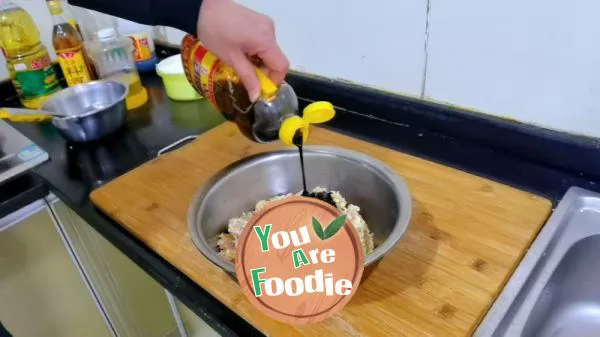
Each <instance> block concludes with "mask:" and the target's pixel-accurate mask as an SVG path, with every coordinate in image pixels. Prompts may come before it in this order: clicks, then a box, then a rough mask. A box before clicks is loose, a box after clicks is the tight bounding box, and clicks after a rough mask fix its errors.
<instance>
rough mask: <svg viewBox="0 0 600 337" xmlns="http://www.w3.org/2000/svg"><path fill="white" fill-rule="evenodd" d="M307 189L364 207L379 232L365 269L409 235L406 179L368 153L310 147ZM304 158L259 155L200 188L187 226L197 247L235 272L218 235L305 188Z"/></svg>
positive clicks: (287, 154)
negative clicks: (262, 205)
mask: <svg viewBox="0 0 600 337" xmlns="http://www.w3.org/2000/svg"><path fill="white" fill-rule="evenodd" d="M304 161H305V168H306V174H307V184H308V185H309V186H308V188H309V189H312V188H314V187H317V186H321V187H325V188H327V189H329V190H337V191H340V192H341V194H342V195H343V196H344V197H345V198H346V200H348V202H350V203H352V204H355V205H357V206H358V207H360V208H361V213H362V215H363V216H364V218H365V220H366V222H367V224H368V225H369V228H370V230H371V231H372V232H373V234H374V239H375V244H376V247H375V250H374V251H373V252H371V253H370V254H369V255H367V256H366V258H365V267H369V266H371V265H373V264H375V263H376V262H378V261H379V260H380V259H382V258H383V257H384V256H385V255H386V254H387V253H388V252H389V251H390V250H391V249H392V248H393V247H394V246H395V245H396V243H397V242H398V241H399V240H400V238H401V237H402V236H403V235H404V233H405V231H406V229H407V227H408V224H409V220H410V217H411V212H412V201H411V197H410V193H409V191H408V188H407V187H406V185H405V184H404V182H403V181H402V179H401V178H400V177H399V176H398V175H397V174H396V173H395V172H394V171H392V170H391V169H390V168H388V167H387V166H386V165H384V164H383V163H381V162H379V161H377V160H375V159H373V158H371V157H369V156H366V155H364V154H361V153H358V152H354V151H349V150H344V149H339V148H333V147H306V148H305V150H304ZM301 186H302V176H301V172H300V160H299V158H298V151H297V150H295V149H289V150H281V151H275V152H268V153H263V154H258V155H254V156H251V157H247V158H245V159H243V160H240V161H238V162H236V163H234V164H232V165H231V166H229V167H227V168H225V169H223V170H222V171H221V172H219V173H218V174H217V175H216V176H214V177H213V178H212V179H211V180H209V181H208V182H207V183H206V185H205V186H204V187H203V188H202V189H201V190H200V191H199V192H198V194H197V195H196V196H195V198H194V199H193V201H192V204H191V206H190V208H189V211H188V226H189V231H190V233H191V237H192V240H193V242H194V244H195V245H196V246H197V247H198V249H199V250H200V251H201V252H202V253H203V254H204V255H205V256H206V257H207V258H208V259H210V260H211V261H212V262H213V263H215V264H216V265H218V266H219V267H221V268H223V269H224V270H225V271H227V272H229V273H230V274H232V275H235V266H234V264H232V263H230V262H228V261H226V260H225V259H223V258H221V257H220V256H219V255H218V253H217V248H216V242H217V235H218V234H220V233H222V232H223V231H225V230H226V229H227V228H226V226H227V222H228V220H229V219H230V218H232V217H237V216H239V215H240V214H241V213H242V212H244V211H249V210H253V209H254V206H255V205H256V203H257V202H258V201H259V200H264V199H268V198H270V197H273V196H275V195H278V194H286V193H295V192H298V191H300V190H301V189H302V187H301Z"/></svg>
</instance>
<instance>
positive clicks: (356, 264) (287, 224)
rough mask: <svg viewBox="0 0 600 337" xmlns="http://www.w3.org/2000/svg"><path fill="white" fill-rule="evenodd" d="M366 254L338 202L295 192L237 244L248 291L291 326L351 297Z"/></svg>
mask: <svg viewBox="0 0 600 337" xmlns="http://www.w3.org/2000/svg"><path fill="white" fill-rule="evenodd" d="M363 269H364V253H363V249H362V246H361V243H360V238H359V235H358V233H357V232H356V229H355V228H354V226H352V224H351V223H350V222H349V221H348V219H346V215H344V214H342V212H340V211H339V210H338V209H336V208H335V207H333V206H332V205H330V204H328V203H326V202H324V201H321V200H318V199H315V198H308V197H300V196H294V197H290V198H286V199H284V200H281V201H277V202H273V203H272V204H269V205H268V206H267V207H265V208H264V209H262V210H261V211H260V212H259V213H257V214H255V215H254V216H253V217H252V219H250V221H249V222H248V224H247V225H246V227H245V228H244V230H243V231H242V234H241V236H240V241H239V242H238V248H237V259H236V274H237V278H238V280H239V282H240V286H241V287H242V290H243V292H244V293H245V294H246V296H247V297H248V298H249V299H250V301H251V302H252V303H253V304H254V305H255V306H256V307H257V308H258V309H259V310H261V311H262V312H264V313H265V314H267V315H268V316H270V317H272V318H274V319H276V320H278V321H281V322H285V323H288V324H306V323H314V322H317V321H321V320H324V319H326V318H328V317H330V316H332V315H334V314H335V313H337V312H338V311H340V310H341V309H342V308H343V307H344V305H346V304H347V303H348V301H350V299H351V298H352V296H353V295H354V293H355V291H356V288H357V287H358V285H359V283H360V279H361V277H362V273H363Z"/></svg>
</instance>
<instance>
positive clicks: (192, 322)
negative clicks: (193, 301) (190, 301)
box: [169, 300, 220, 337]
mask: <svg viewBox="0 0 600 337" xmlns="http://www.w3.org/2000/svg"><path fill="white" fill-rule="evenodd" d="M175 303H176V306H177V310H178V311H179V316H180V317H181V321H182V322H183V326H184V328H185V332H186V334H187V337H218V336H220V335H219V334H218V333H217V332H216V331H215V330H213V329H212V328H211V327H210V326H209V325H208V324H206V322H204V321H203V320H202V319H201V318H200V317H198V315H196V314H194V313H193V312H192V311H191V310H190V309H188V307H186V306H185V305H184V304H183V303H181V302H179V301H177V300H175ZM169 337H171V336H169Z"/></svg>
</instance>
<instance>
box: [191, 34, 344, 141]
mask: <svg viewBox="0 0 600 337" xmlns="http://www.w3.org/2000/svg"><path fill="white" fill-rule="evenodd" d="M181 58H182V62H183V68H184V71H185V75H186V77H187V79H188V81H189V82H190V84H192V86H193V87H194V88H195V89H196V91H198V92H199V93H200V94H201V95H202V96H204V97H205V98H206V99H208V101H210V102H211V103H212V104H213V105H214V106H215V108H216V109H217V110H219V111H220V112H221V113H222V114H223V116H224V117H225V118H226V119H227V120H229V121H231V122H233V123H235V124H236V125H237V126H238V129H239V130H240V131H241V132H242V134H243V135H244V136H246V138H248V139H250V140H252V141H254V142H257V143H270V142H274V141H277V140H279V141H281V142H283V143H284V144H287V145H298V144H297V143H298V142H299V141H301V143H302V144H303V143H305V142H306V139H307V137H308V133H309V125H310V124H319V123H325V122H327V121H329V120H330V119H332V118H333V117H334V115H335V110H334V108H333V105H331V103H328V102H315V103H312V104H310V105H309V106H307V107H306V108H305V109H304V110H303V113H302V116H300V113H299V111H298V98H297V96H296V93H295V92H294V90H293V89H292V87H291V86H290V85H289V84H287V83H285V82H284V83H282V84H281V85H280V86H279V87H277V86H276V85H275V84H274V83H273V82H272V81H271V80H270V79H269V78H268V77H267V76H266V75H265V73H264V72H263V71H262V70H261V69H260V66H261V62H260V60H257V59H251V60H250V61H251V62H252V63H253V64H254V65H255V67H256V74H257V76H258V79H259V81H260V84H261V95H260V97H259V99H258V100H257V101H256V102H255V103H252V102H251V101H250V98H249V97H248V92H247V91H246V89H245V87H244V85H243V84H242V82H241V80H240V78H239V76H237V74H236V73H235V71H234V70H233V68H232V67H230V66H229V65H227V64H225V63H224V62H222V61H221V60H220V59H219V58H217V57H216V56H215V55H214V54H213V53H211V52H210V51H209V50H207V49H206V48H205V47H204V46H203V45H202V43H201V42H200V41H199V40H197V39H196V38H195V37H194V36H192V35H189V34H188V35H186V36H185V37H184V38H183V41H182V52H181ZM299 131H300V132H301V135H302V136H301V137H300V138H298V137H296V139H295V141H294V136H295V135H297V134H298V132H299ZM299 139H300V140H299Z"/></svg>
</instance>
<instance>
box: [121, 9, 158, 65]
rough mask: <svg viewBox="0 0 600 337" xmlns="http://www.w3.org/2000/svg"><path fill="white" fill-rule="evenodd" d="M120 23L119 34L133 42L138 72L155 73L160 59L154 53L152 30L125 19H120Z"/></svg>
mask: <svg viewBox="0 0 600 337" xmlns="http://www.w3.org/2000/svg"><path fill="white" fill-rule="evenodd" d="M118 23H119V33H120V34H121V35H122V36H126V37H127V38H129V39H130V40H131V44H132V45H133V50H134V53H135V54H134V55H135V63H136V65H137V68H138V70H139V71H141V72H146V71H153V70H154V68H155V66H156V63H157V62H158V58H157V57H156V54H155V52H154V41H153V38H152V28H151V27H148V26H144V25H140V24H137V23H135V22H132V21H129V20H124V19H119V20H118Z"/></svg>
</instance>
